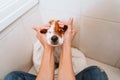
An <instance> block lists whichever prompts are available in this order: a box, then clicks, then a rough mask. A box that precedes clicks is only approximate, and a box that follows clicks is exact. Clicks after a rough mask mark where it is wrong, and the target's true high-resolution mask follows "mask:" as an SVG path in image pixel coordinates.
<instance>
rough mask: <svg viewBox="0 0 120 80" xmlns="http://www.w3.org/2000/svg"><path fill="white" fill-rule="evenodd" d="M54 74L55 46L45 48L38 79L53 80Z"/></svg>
mask: <svg viewBox="0 0 120 80" xmlns="http://www.w3.org/2000/svg"><path fill="white" fill-rule="evenodd" d="M53 76H54V53H53V48H45V50H44V53H43V57H42V62H41V66H40V69H39V73H38V75H37V78H36V80H53V78H54V77H53Z"/></svg>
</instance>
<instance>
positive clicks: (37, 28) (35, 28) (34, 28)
mask: <svg viewBox="0 0 120 80" xmlns="http://www.w3.org/2000/svg"><path fill="white" fill-rule="evenodd" d="M32 29H33V30H35V31H36V32H37V31H40V28H39V27H32Z"/></svg>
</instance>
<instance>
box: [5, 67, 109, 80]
mask: <svg viewBox="0 0 120 80" xmlns="http://www.w3.org/2000/svg"><path fill="white" fill-rule="evenodd" d="M75 77H76V80H108V78H107V75H106V73H105V72H102V71H101V70H100V69H99V68H98V67H97V66H91V67H88V68H86V69H84V70H83V71H81V72H79V73H78V74H77V75H76V76H75ZM35 79H36V76H35V75H33V74H29V73H26V72H21V71H13V72H11V73H9V74H8V75H7V76H6V77H5V79H4V80H35Z"/></svg>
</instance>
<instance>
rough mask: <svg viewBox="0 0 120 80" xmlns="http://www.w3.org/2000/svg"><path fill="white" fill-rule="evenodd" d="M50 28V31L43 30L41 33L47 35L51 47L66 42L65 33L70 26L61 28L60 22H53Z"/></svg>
mask: <svg viewBox="0 0 120 80" xmlns="http://www.w3.org/2000/svg"><path fill="white" fill-rule="evenodd" d="M49 23H50V28H49V29H48V30H46V29H43V30H41V31H40V32H41V33H44V34H46V39H47V43H48V44H49V45H51V46H59V45H61V44H62V43H63V41H64V33H65V31H66V30H67V28H68V26H67V25H64V27H60V26H59V24H58V23H59V20H56V21H55V20H51V21H50V22H49Z"/></svg>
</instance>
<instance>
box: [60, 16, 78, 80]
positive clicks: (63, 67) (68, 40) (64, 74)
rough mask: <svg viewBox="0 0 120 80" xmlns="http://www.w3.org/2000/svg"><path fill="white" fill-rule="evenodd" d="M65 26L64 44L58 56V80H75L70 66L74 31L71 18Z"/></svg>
mask: <svg viewBox="0 0 120 80" xmlns="http://www.w3.org/2000/svg"><path fill="white" fill-rule="evenodd" d="M60 25H61V24H60ZM67 25H68V29H67V31H66V32H65V36H64V43H63V45H62V53H61V56H60V64H59V72H58V80H75V75H74V71H73V66H72V53H71V44H72V40H73V37H74V35H75V33H76V30H75V28H74V27H73V19H72V18H71V19H69V20H68V22H67Z"/></svg>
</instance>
